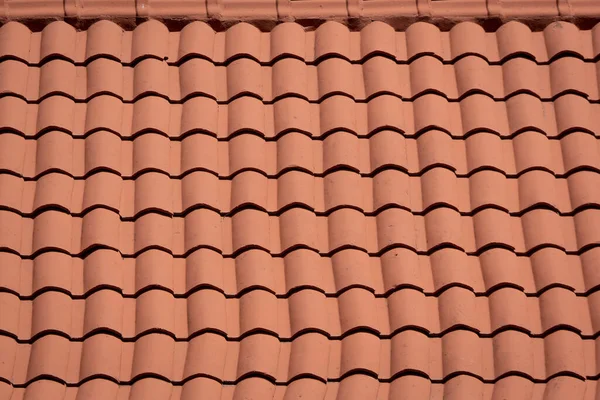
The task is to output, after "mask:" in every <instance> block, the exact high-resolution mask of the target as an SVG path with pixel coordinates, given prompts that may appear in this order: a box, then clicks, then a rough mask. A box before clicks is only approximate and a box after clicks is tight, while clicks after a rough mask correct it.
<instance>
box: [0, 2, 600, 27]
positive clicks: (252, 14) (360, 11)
mask: <svg viewBox="0 0 600 400" xmlns="http://www.w3.org/2000/svg"><path fill="white" fill-rule="evenodd" d="M0 5H1V6H2V7H1V8H0V19H3V20H14V19H22V20H30V19H34V20H35V19H44V18H46V19H47V18H70V19H74V20H76V21H77V20H82V19H97V18H102V17H106V16H110V17H111V18H125V19H127V18H132V19H134V18H148V17H155V18H156V17H162V18H167V20H170V19H172V18H177V19H183V20H195V19H203V20H210V21H213V22H214V21H224V22H226V21H238V20H240V19H241V20H253V21H263V22H266V21H281V20H303V19H314V18H318V19H325V20H326V19H332V18H335V19H342V20H346V19H350V20H357V19H358V20H360V19H368V18H385V19H392V20H393V19H397V18H401V19H406V18H440V17H442V18H465V17H471V18H472V17H477V18H488V17H492V18H515V17H516V18H525V19H539V18H550V19H551V18H557V17H561V18H568V17H584V18H585V17H600V3H599V2H598V1H597V0H175V1H174V0H111V1H107V0H0Z"/></svg>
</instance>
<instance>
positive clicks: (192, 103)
mask: <svg viewBox="0 0 600 400" xmlns="http://www.w3.org/2000/svg"><path fill="white" fill-rule="evenodd" d="M0 65H1V63H0ZM599 113H600V105H598V103H597V102H591V101H590V100H589V99H586V98H585V97H584V96H582V95H581V94H577V93H564V94H563V95H561V96H559V97H557V98H555V99H554V100H553V101H542V100H540V99H539V98H538V97H536V96H535V95H532V94H529V93H521V94H517V95H514V96H511V97H510V98H508V99H506V100H505V101H495V100H494V99H492V98H490V97H489V96H488V95H485V94H480V93H472V94H470V95H468V96H466V97H464V98H462V99H461V100H460V101H450V100H448V99H446V98H444V97H443V96H440V95H439V94H436V93H432V92H423V95H422V96H419V97H417V98H416V99H414V100H412V101H403V100H401V99H400V98H399V97H398V96H395V95H391V94H384V93H382V94H381V95H379V96H376V97H373V98H371V99H370V100H369V101H368V102H357V101H355V100H353V99H351V98H349V97H348V96H345V95H333V96H331V97H328V98H326V99H324V100H323V101H321V102H320V103H310V102H308V101H306V100H304V99H300V98H297V97H287V98H281V99H279V100H277V101H276V102H274V103H273V104H265V103H264V102H263V101H261V100H260V99H257V98H255V97H252V96H242V97H239V98H237V99H235V100H232V101H231V102H229V104H218V103H217V102H216V101H215V100H214V99H210V98H208V97H203V96H199V97H193V98H189V99H187V100H186V101H185V102H183V104H172V103H169V101H168V100H166V99H164V98H162V97H160V96H155V95H148V96H145V97H142V98H139V99H138V100H136V101H135V102H133V103H123V102H122V100H120V99H118V98H117V97H115V96H112V95H98V96H96V97H93V98H92V99H90V100H89V101H88V102H83V103H82V102H75V101H74V100H72V99H69V98H68V97H66V96H61V95H51V96H48V97H46V98H44V99H42V100H41V101H40V102H39V104H31V103H29V104H28V103H27V102H26V101H24V100H23V99H20V98H18V97H15V96H12V95H10V93H7V95H5V96H4V97H0V126H1V127H2V128H3V129H4V130H5V131H12V132H14V133H17V134H20V135H23V136H26V137H28V138H39V135H41V134H43V133H45V132H48V131H52V130H60V131H64V132H67V133H69V134H71V135H72V136H73V137H76V138H81V137H86V136H88V135H90V134H92V133H93V132H95V131H99V130H104V131H109V132H112V133H114V134H116V135H118V136H119V137H121V138H125V139H127V140H131V139H132V138H134V137H136V136H139V135H140V134H143V133H145V132H155V133H161V134H164V135H166V136H167V137H170V138H172V139H174V140H179V141H181V140H184V139H185V138H186V137H187V136H189V135H193V134H196V133H202V134H207V135H210V136H215V137H216V138H218V139H219V140H224V139H230V138H232V137H233V136H235V135H239V134H241V133H254V134H256V135H258V136H263V137H265V138H266V139H267V140H269V141H271V140H274V139H278V138H281V136H283V135H285V134H286V133H289V132H294V131H295V132H300V133H303V134H305V135H307V136H308V137H309V138H310V137H312V138H315V139H320V140H324V139H325V138H326V137H327V136H328V135H330V134H331V133H334V132H336V131H346V132H350V133H354V134H355V135H357V136H359V137H361V138H363V137H368V136H371V135H374V134H376V133H377V132H379V131H382V130H395V131H397V132H401V133H402V134H403V136H405V137H408V138H414V137H418V136H420V135H422V134H423V133H426V132H428V131H429V130H432V129H434V130H436V129H437V130H442V131H445V132H446V133H448V134H449V135H450V136H451V137H452V138H455V139H459V138H460V139H467V137H468V136H469V135H472V134H473V133H475V132H478V131H487V132H492V133H495V134H497V135H499V136H500V137H502V138H506V139H509V138H514V137H515V136H516V135H518V134H520V133H522V132H526V131H532V130H533V131H539V132H542V133H544V134H545V135H546V136H547V137H549V138H553V139H554V138H557V137H562V136H564V135H565V134H567V133H570V132H572V131H584V132H588V133H592V134H593V135H596V132H600V118H598V115H599ZM207 140H210V138H207ZM281 143H284V140H282V141H281Z"/></svg>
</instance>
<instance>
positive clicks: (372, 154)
mask: <svg viewBox="0 0 600 400" xmlns="http://www.w3.org/2000/svg"><path fill="white" fill-rule="evenodd" d="M598 143H599V141H598V139H597V138H596V137H594V136H592V135H590V134H588V133H585V132H571V133H569V134H567V135H565V136H564V137H562V138H561V139H560V140H549V139H548V137H547V136H545V135H544V134H543V133H540V132H536V131H527V132H524V133H522V134H520V135H518V136H516V137H515V138H514V139H513V140H502V139H501V138H500V137H498V136H497V135H494V134H492V133H488V132H479V133H476V134H473V135H471V136H469V137H468V138H467V139H466V140H453V139H452V138H451V137H450V136H449V135H448V134H447V133H445V132H442V131H440V130H431V131H428V132H427V133H425V134H423V135H421V136H419V137H418V138H417V139H406V138H405V137H404V136H402V134H400V133H398V132H395V131H381V132H379V133H377V134H376V135H374V136H372V137H371V138H369V139H360V138H358V137H356V136H355V135H353V134H351V133H348V132H336V133H334V134H332V135H330V136H328V137H327V138H326V139H325V140H324V141H318V140H313V139H311V138H310V137H308V136H306V135H304V134H302V133H297V132H294V133H288V134H286V135H284V136H282V137H280V138H279V139H278V140H277V141H265V139H264V138H261V137H259V136H257V135H255V134H251V133H246V134H242V135H239V136H236V137H235V138H233V139H231V140H229V141H218V140H217V139H216V138H214V137H212V136H208V135H204V134H196V135H191V136H188V137H186V138H185V139H184V140H183V141H181V142H180V141H170V140H169V138H167V137H165V136H163V135H160V134H156V133H146V134H143V135H140V136H138V137H136V138H135V139H134V140H133V141H123V140H121V139H120V138H119V137H118V136H116V135H115V134H113V133H111V132H107V131H98V132H95V133H93V134H92V135H90V136H89V137H87V138H86V139H74V138H73V137H72V136H70V135H69V134H68V133H65V132H60V131H51V132H48V133H46V134H44V135H42V136H40V138H39V139H37V140H27V139H25V138H23V137H22V136H18V135H15V134H12V133H4V134H2V135H0V168H1V169H2V170H3V173H8V174H11V175H15V176H16V177H24V178H25V179H27V180H32V179H35V180H39V179H40V178H41V177H42V175H46V174H48V173H50V172H60V173H64V174H67V175H70V176H73V177H75V178H77V179H81V178H84V177H88V176H90V175H92V174H95V173H97V172H98V171H100V170H104V171H109V172H111V173H113V174H117V175H119V176H121V177H122V178H125V179H132V178H133V179H135V178H137V177H139V176H140V175H141V174H144V173H147V172H151V171H154V172H159V173H163V174H166V175H168V176H171V177H177V179H181V178H184V177H186V176H188V175H190V174H192V173H194V172H201V171H206V172H207V173H209V174H212V175H215V176H216V177H219V179H233V178H235V177H236V176H237V175H239V174H241V173H243V172H246V171H256V172H257V173H259V174H261V175H263V176H267V177H269V178H275V177H277V178H278V179H279V178H283V175H286V174H287V173H288V172H291V171H292V170H295V171H304V172H307V173H308V174H314V175H318V176H321V175H324V176H325V177H327V176H328V175H331V174H332V173H333V172H334V171H336V170H341V169H345V170H349V171H355V172H358V173H360V174H362V175H363V176H372V177H375V176H377V175H379V174H380V173H381V172H383V170H391V169H395V170H399V171H404V176H405V177H406V172H408V173H409V174H411V175H423V174H424V173H425V172H426V171H427V170H430V169H432V168H434V167H443V168H448V169H450V170H452V171H454V173H455V174H456V175H457V176H459V177H464V176H465V175H468V176H469V178H470V177H472V176H474V174H476V173H478V171H480V170H495V171H499V172H500V173H502V174H505V175H507V176H508V177H510V178H516V177H517V175H518V177H519V178H520V177H521V176H523V175H524V174H525V173H527V171H529V170H534V169H535V170H546V171H548V172H550V173H552V174H555V175H558V176H559V177H560V178H563V177H570V176H571V175H573V174H574V173H576V172H577V171H578V170H589V171H598V170H599V169H600V153H599V149H598ZM249 149H251V150H249ZM563 175H564V176H563ZM103 176H104V175H103ZM203 176H205V175H202V174H196V175H194V178H190V179H189V180H190V181H192V180H194V179H201V178H202V177H203ZM292 176H299V175H298V174H294V175H290V177H292ZM300 176H306V175H300ZM386 176H395V177H396V178H397V179H402V176H403V175H402V174H396V175H390V174H387V175H386ZM490 176H491V177H497V176H496V175H490ZM578 176H579V175H578ZM580 176H584V175H580ZM587 176H589V175H587ZM592 176H593V175H592ZM306 178H308V176H306ZM497 178H499V177H497ZM100 179H111V178H110V177H105V178H100ZM114 179H118V178H117V177H114ZM208 179H209V178H208V177H206V179H204V180H205V181H206V182H207V183H211V181H210V180H208ZM575 179H576V178H575ZM592 179H593V178H592ZM65 182H67V184H68V181H65ZM216 182H217V181H216V180H215V181H213V182H212V183H214V184H216ZM282 182H283V180H282ZM296 182H300V181H296ZM304 182H307V181H306V180H305V181H304ZM183 185H185V183H183ZM302 185H304V183H303V184H302ZM65 188H66V189H68V186H66V187H65ZM580 190H584V189H580ZM585 190H590V191H591V190H593V189H591V188H590V189H585ZM110 193H111V192H110V191H109V192H107V194H108V195H110ZM113 194H114V195H117V198H115V200H116V203H115V200H112V201H111V204H113V205H114V206H116V207H118V205H119V198H120V192H113ZM387 196H392V197H394V196H396V194H395V191H393V190H390V191H389V192H388V195H387ZM584 197H585V196H584ZM572 201H573V202H574V203H575V204H577V205H579V204H578V203H580V200H579V199H577V198H574V199H572ZM303 202H304V201H303ZM353 202H354V201H353ZM258 204H264V202H258ZM306 204H308V205H313V202H312V201H310V200H309V201H308V202H306ZM577 205H575V207H577ZM366 208H369V207H366ZM23 211H26V210H23ZM270 211H275V210H270ZM461 211H468V210H461ZM511 211H519V210H511Z"/></svg>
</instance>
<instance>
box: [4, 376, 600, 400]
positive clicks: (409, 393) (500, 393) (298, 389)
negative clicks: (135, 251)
mask: <svg viewBox="0 0 600 400" xmlns="http://www.w3.org/2000/svg"><path fill="white" fill-rule="evenodd" d="M599 392H600V389H599V385H598V381H596V380H581V379H579V378H576V377H571V376H564V375H563V376H561V375H559V376H556V377H553V378H551V379H548V381H547V382H546V381H544V382H535V383H534V382H533V381H531V380H530V379H528V378H525V377H521V376H519V375H518V374H515V375H509V376H506V377H503V378H500V379H498V380H497V381H496V382H495V383H490V382H484V381H482V380H481V379H480V378H479V377H474V376H471V375H469V374H466V373H465V374H457V375H455V376H453V377H450V378H449V379H447V380H446V381H444V382H439V381H435V382H432V381H431V380H430V379H429V378H427V377H425V376H422V375H421V374H419V373H417V372H415V373H413V374H410V373H408V374H406V375H402V376H399V377H397V378H396V379H394V380H393V381H391V382H381V381H379V380H377V379H376V378H375V377H372V376H369V375H367V374H354V375H349V376H347V377H345V378H343V379H341V380H339V381H331V382H323V381H320V380H318V379H314V378H310V377H309V378H302V377H300V378H298V379H297V380H295V381H293V382H291V383H290V384H289V385H285V386H284V385H277V384H276V383H273V382H269V381H268V380H267V379H265V378H262V377H250V378H247V379H244V380H242V381H240V382H239V383H237V384H233V385H232V384H222V383H221V382H219V381H218V380H216V379H212V378H210V377H202V376H199V377H194V378H191V379H189V380H188V381H186V382H185V383H183V384H178V385H173V384H172V383H171V382H166V381H164V380H163V379H161V378H157V377H143V378H141V379H139V380H137V381H136V382H134V383H132V384H131V385H119V384H118V383H117V382H114V381H112V380H108V379H102V378H96V379H93V378H92V379H90V380H87V381H85V382H83V383H81V385H78V386H76V387H73V386H66V385H65V384H63V383H60V382H56V381H54V380H50V379H40V380H36V381H33V382H31V383H30V384H29V385H27V387H26V388H23V387H17V388H14V387H12V386H10V385H8V384H6V383H3V382H2V381H0V395H3V396H6V398H7V399H10V400H38V399H40V398H43V399H47V400H76V399H77V400H79V399H90V400H104V399H108V400H121V399H131V400H147V399H151V400H159V399H171V400H193V399H196V398H197V394H198V393H202V394H203V396H206V397H207V398H210V399H215V400H245V399H248V398H268V399H273V400H290V399H296V398H306V397H309V398H310V397H311V396H314V397H315V398H319V399H325V400H336V399H344V400H346V399H347V400H376V399H377V400H387V399H394V400H413V399H446V400H463V399H465V398H469V397H475V398H477V399H482V400H503V399H511V400H513V399H514V400H559V399H564V398H576V399H585V400H594V399H595V398H596V397H597V393H599Z"/></svg>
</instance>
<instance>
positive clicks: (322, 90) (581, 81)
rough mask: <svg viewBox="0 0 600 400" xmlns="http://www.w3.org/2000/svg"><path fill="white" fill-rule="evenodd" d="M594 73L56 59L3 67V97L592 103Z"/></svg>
mask: <svg viewBox="0 0 600 400" xmlns="http://www.w3.org/2000/svg"><path fill="white" fill-rule="evenodd" d="M599 74H600V73H599V70H598V66H597V63H595V62H591V61H583V60H581V59H579V58H576V57H571V56H567V57H562V58H559V59H556V60H554V61H552V62H551V63H550V64H549V65H539V64H536V63H535V62H534V61H532V60H528V59H526V58H513V59H510V60H508V61H506V62H505V63H503V64H502V65H490V64H489V63H488V62H487V61H485V60H483V59H482V58H480V57H478V56H467V57H464V58H461V59H460V60H458V61H456V62H455V63H454V64H452V65H449V64H448V65H445V64H443V63H442V62H441V61H440V60H438V59H437V58H435V57H429V56H425V57H421V58H419V59H417V60H414V61H412V62H411V63H410V64H397V63H396V62H395V61H393V60H390V59H388V58H386V57H381V56H375V57H373V58H370V59H369V60H367V61H365V62H364V63H363V64H351V63H350V62H348V61H347V60H344V59H340V58H329V59H327V60H324V61H322V62H321V63H319V64H318V65H317V66H307V65H306V63H305V62H303V61H301V60H298V59H294V58H286V59H281V60H279V61H277V62H276V63H274V64H273V66H261V65H260V64H259V63H257V62H256V61H254V60H250V59H245V58H244V59H238V60H235V61H233V62H231V63H230V64H229V65H227V66H215V65H214V64H212V63H211V62H209V61H206V60H203V59H191V60H188V61H186V62H185V63H183V64H182V65H180V66H169V65H168V64H166V63H165V62H164V61H161V60H157V59H154V58H151V59H145V60H142V61H140V62H139V63H137V64H136V65H135V67H130V66H123V65H122V64H120V63H118V62H117V61H114V60H109V59H97V60H94V61H92V62H90V63H89V64H87V66H76V65H75V64H72V63H70V62H68V61H65V60H58V59H55V60H51V61H49V62H47V63H45V64H43V65H42V66H41V67H29V66H27V64H24V63H22V62H20V61H14V60H4V61H2V62H0V77H1V79H2V80H1V81H0V85H1V86H2V88H3V94H4V96H7V95H13V96H18V97H21V98H23V99H26V100H27V101H29V102H38V101H40V100H41V99H43V98H45V97H47V96H49V95H52V94H59V93H60V94H63V95H65V96H67V97H70V98H73V99H76V100H79V101H85V100H88V99H90V98H92V97H95V96H98V95H101V94H111V95H113V96H116V97H118V98H119V99H122V100H124V101H127V102H130V101H134V100H137V99H139V98H141V97H144V96H147V95H149V94H153V95H158V96H161V97H164V98H165V99H168V100H169V101H171V102H181V101H184V100H186V99H189V98H191V97H197V96H202V97H208V98H210V99H215V100H217V101H218V102H220V103H224V102H231V101H232V100H234V99H236V98H238V97H240V96H252V97H256V98H258V99H260V100H262V101H264V102H273V101H276V100H278V99H280V98H284V97H298V98H301V99H306V100H308V101H310V102H322V101H323V100H325V99H327V98H329V97H331V96H333V95H336V94H343V95H344V96H347V97H350V98H352V99H355V100H357V101H365V100H369V99H371V98H373V97H375V96H378V95H381V94H393V95H394V96H396V97H400V98H402V99H415V98H416V97H419V96H422V95H423V94H424V93H439V94H441V95H443V96H444V97H447V98H448V99H451V100H456V99H462V98H464V97H465V96H467V95H469V94H472V93H484V94H487V95H488V96H490V97H492V98H494V99H506V98H508V97H511V96H514V95H516V94H518V93H530V94H534V95H535V96H537V97H539V98H541V99H546V100H548V99H553V98H555V97H557V96H560V95H563V94H565V93H576V94H580V95H582V96H584V97H587V98H589V99H590V100H596V101H597V100H599V99H600V94H599V89H598V88H599V87H600V84H599V82H598V75H599Z"/></svg>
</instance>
